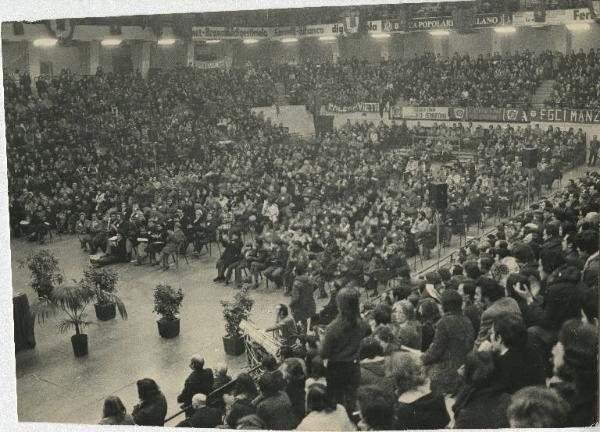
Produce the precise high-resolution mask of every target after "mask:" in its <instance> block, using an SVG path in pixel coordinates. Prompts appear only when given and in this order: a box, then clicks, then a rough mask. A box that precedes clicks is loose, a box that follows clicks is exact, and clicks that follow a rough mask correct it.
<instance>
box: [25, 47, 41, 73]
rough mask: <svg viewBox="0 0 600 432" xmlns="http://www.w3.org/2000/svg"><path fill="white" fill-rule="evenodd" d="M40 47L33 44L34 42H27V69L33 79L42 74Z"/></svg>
mask: <svg viewBox="0 0 600 432" xmlns="http://www.w3.org/2000/svg"><path fill="white" fill-rule="evenodd" d="M39 50H40V48H38V47H36V46H34V45H33V42H31V41H29V42H27V71H28V72H29V76H30V77H31V79H32V80H33V79H34V78H36V77H38V76H40V51H39Z"/></svg>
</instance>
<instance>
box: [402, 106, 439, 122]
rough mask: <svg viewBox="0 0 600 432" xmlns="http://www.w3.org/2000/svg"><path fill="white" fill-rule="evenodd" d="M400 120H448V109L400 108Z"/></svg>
mask: <svg viewBox="0 0 600 432" xmlns="http://www.w3.org/2000/svg"><path fill="white" fill-rule="evenodd" d="M402 118H404V119H409V120H450V117H449V115H448V107H413V106H408V107H402Z"/></svg>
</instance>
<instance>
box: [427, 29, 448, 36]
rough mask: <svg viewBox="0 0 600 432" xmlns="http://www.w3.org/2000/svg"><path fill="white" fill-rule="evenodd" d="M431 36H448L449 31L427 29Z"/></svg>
mask: <svg viewBox="0 0 600 432" xmlns="http://www.w3.org/2000/svg"><path fill="white" fill-rule="evenodd" d="M429 34H430V35H431V36H448V35H450V32H449V31H448V30H429Z"/></svg>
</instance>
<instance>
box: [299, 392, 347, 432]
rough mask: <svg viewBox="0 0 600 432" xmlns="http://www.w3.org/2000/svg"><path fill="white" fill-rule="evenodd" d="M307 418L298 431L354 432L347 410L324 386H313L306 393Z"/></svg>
mask: <svg viewBox="0 0 600 432" xmlns="http://www.w3.org/2000/svg"><path fill="white" fill-rule="evenodd" d="M306 412H307V413H308V414H307V415H306V417H304V419H303V420H302V421H301V422H300V424H299V425H298V427H297V428H296V429H297V430H301V431H353V430H356V426H355V425H354V423H352V422H351V421H350V419H349V418H348V414H347V412H346V409H345V408H344V407H343V406H342V405H340V404H336V402H335V401H334V400H333V399H332V398H331V396H330V394H329V392H328V391H327V387H326V386H325V385H323V384H319V383H314V384H311V385H310V386H309V387H308V389H307V392H306Z"/></svg>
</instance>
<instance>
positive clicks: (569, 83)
mask: <svg viewBox="0 0 600 432" xmlns="http://www.w3.org/2000/svg"><path fill="white" fill-rule="evenodd" d="M599 60H600V52H598V50H596V51H594V50H590V51H589V52H588V53H585V52H583V51H579V52H578V53H574V52H573V53H570V54H568V55H565V56H562V55H558V54H557V60H556V66H555V67H556V73H555V77H554V78H555V80H556V81H555V83H554V88H553V93H552V95H551V97H550V100H549V101H548V102H549V103H550V104H551V105H553V106H557V107H561V108H590V109H599V108H600V61H599Z"/></svg>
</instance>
